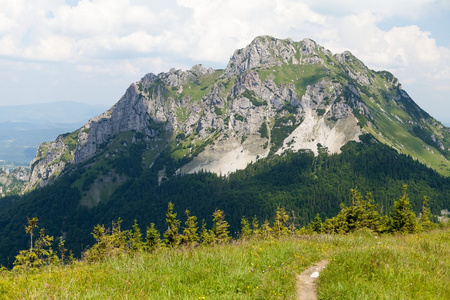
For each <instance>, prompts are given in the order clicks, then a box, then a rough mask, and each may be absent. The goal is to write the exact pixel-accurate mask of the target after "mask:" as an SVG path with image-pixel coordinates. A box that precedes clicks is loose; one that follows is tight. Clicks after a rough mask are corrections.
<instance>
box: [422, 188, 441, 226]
mask: <svg viewBox="0 0 450 300" xmlns="http://www.w3.org/2000/svg"><path fill="white" fill-rule="evenodd" d="M428 201H429V199H428V197H427V196H424V197H423V202H422V214H421V216H420V225H421V226H422V230H423V231H429V230H432V229H436V228H438V224H436V223H433V222H432V221H431V218H432V214H431V211H430V208H429V207H428Z"/></svg>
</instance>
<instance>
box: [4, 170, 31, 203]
mask: <svg viewBox="0 0 450 300" xmlns="http://www.w3.org/2000/svg"><path fill="white" fill-rule="evenodd" d="M28 180H29V170H28V169H26V168H24V167H17V168H14V169H12V170H10V169H6V168H0V198H2V197H5V196H6V195H9V194H15V193H19V192H20V191H21V190H22V187H23V185H24V184H25V183H26V182H27V181H28Z"/></svg>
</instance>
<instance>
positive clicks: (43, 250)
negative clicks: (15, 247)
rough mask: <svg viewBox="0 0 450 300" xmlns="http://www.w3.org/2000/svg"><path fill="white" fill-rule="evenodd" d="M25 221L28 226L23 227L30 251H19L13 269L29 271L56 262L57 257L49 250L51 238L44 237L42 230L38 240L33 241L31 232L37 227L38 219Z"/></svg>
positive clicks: (43, 230)
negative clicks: (28, 238) (28, 237)
mask: <svg viewBox="0 0 450 300" xmlns="http://www.w3.org/2000/svg"><path fill="white" fill-rule="evenodd" d="M27 219H28V226H25V232H26V233H28V234H29V235H30V249H28V250H21V251H19V254H18V255H17V256H16V257H15V258H16V259H15V261H14V266H15V267H14V268H15V269H27V270H29V269H36V268H39V267H41V266H43V265H49V264H55V263H56V262H58V256H57V255H56V253H54V252H53V250H52V248H51V246H52V243H53V237H52V236H48V235H46V234H45V229H44V228H42V229H41V230H40V232H39V238H38V239H36V240H35V241H33V237H34V233H33V230H34V229H35V228H37V227H38V226H37V223H38V219H37V218H36V217H34V218H32V219H29V218H27Z"/></svg>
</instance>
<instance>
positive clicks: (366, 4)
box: [0, 0, 450, 111]
mask: <svg viewBox="0 0 450 300" xmlns="http://www.w3.org/2000/svg"><path fill="white" fill-rule="evenodd" d="M68 3H70V5H69V4H68ZM449 3H450V1H447V0H397V1H391V0H367V1H360V0H342V1H339V2H336V1H335V0H322V1H317V0H302V1H299V0H275V1H273V0H247V1H242V0H227V1H218V0H166V1H156V0H115V1H110V0H81V1H78V2H77V1H65V0H40V1H26V0H14V1H10V0H0V7H1V8H2V9H1V12H0V57H2V59H3V60H9V61H10V63H9V65H13V64H15V65H16V67H14V68H13V67H11V69H10V71H8V72H9V73H8V75H5V76H7V77H5V78H6V79H5V80H10V78H13V77H14V78H23V77H24V76H23V74H21V73H20V72H24V67H27V66H29V65H30V63H33V62H34V63H36V64H38V65H40V66H41V69H40V70H41V72H46V68H49V70H52V71H48V72H47V73H46V74H52V72H53V73H58V71H57V69H58V64H61V65H64V67H61V69H64V70H66V69H67V68H68V69H70V70H73V72H74V74H76V72H78V73H79V74H82V76H89V78H92V79H93V80H95V76H96V74H98V76H99V79H98V80H103V81H104V82H105V85H106V84H107V80H112V79H111V78H113V79H114V80H119V79H121V80H123V81H125V80H127V81H128V80H130V78H133V79H132V80H131V81H135V80H137V79H138V78H139V76H141V75H143V74H145V73H148V72H154V73H158V72H161V71H167V70H168V69H170V68H171V67H178V68H180V67H182V68H190V66H191V64H193V63H194V62H195V63H204V64H206V65H208V64H213V65H215V66H218V67H224V66H225V65H226V63H227V62H228V59H229V57H230V56H231V55H232V53H233V51H234V50H235V49H237V48H241V47H244V46H245V45H246V44H248V43H249V42H250V41H251V40H252V39H253V38H254V37H256V36H258V35H266V34H268V35H273V36H275V37H279V38H287V37H291V38H293V39H294V40H301V39H303V38H306V37H309V38H312V39H314V40H316V41H317V42H319V43H320V44H322V45H323V46H325V47H326V48H329V49H330V50H332V51H333V52H335V53H336V52H342V51H344V50H350V51H352V52H353V53H354V54H355V55H356V56H357V57H359V58H360V59H361V60H362V61H363V62H365V63H366V64H367V65H368V66H369V67H371V68H374V69H376V70H380V69H388V70H390V71H392V72H393V73H394V75H396V76H397V77H398V78H399V79H400V80H401V82H403V83H404V87H405V88H406V89H407V90H408V87H409V86H411V88H413V89H414V88H417V87H419V86H421V87H422V88H423V89H424V90H425V91H428V92H430V93H431V92H433V93H434V92H436V91H438V92H439V91H440V94H436V95H437V96H436V97H437V98H436V99H438V98H439V99H441V100H439V101H440V103H445V102H446V101H447V102H448V100H443V99H444V97H446V98H445V99H449V97H448V88H447V87H448V86H450V71H449V70H450V48H448V47H447V48H445V47H439V46H437V43H436V40H434V39H433V38H432V36H433V35H431V34H430V32H428V31H426V30H423V29H422V28H421V27H419V26H418V25H413V24H415V21H416V20H421V18H430V16H433V14H436V13H440V14H442V13H443V12H444V13H448V12H449V10H450V4H449ZM397 18H401V19H402V20H407V22H406V23H405V22H403V23H402V24H400V25H397V26H396V27H392V26H390V27H386V24H384V27H383V28H382V27H380V25H379V24H380V23H383V22H386V20H389V22H390V23H395V22H394V21H395V20H396V19H397ZM405 24H408V26H405ZM441 44H442V43H441ZM48 61H51V64H48V63H47V62H48ZM19 63H22V66H19V65H18V64H19ZM30 68H31V67H30ZM14 72H17V73H14ZM60 72H62V71H60ZM3 73H4V72H3ZM3 73H1V74H3ZM48 76H50V75H48ZM59 76H61V75H60V73H59ZM68 80H69V81H70V79H68ZM114 82H116V81H114ZM418 82H421V84H420V85H419V84H417V83H418ZM128 83H129V82H128ZM42 84H43V85H45V83H42ZM408 91H409V90H408ZM96 92H98V93H100V91H96ZM119 93H120V92H119ZM413 93H414V92H413ZM445 93H447V94H445ZM10 94H11V95H12V94H13V91H11V92H10ZM416 94H417V95H419V96H421V97H422V96H423V94H420V93H419V92H417V93H416ZM34 96H35V95H30V97H34ZM73 100H76V99H73ZM415 100H416V101H418V102H420V99H415ZM436 101H438V100H436ZM430 103H432V102H430ZM436 103H437V102H436ZM430 107H431V106H430ZM447 107H448V110H447V111H450V104H448V106H447ZM441 111H442V110H441Z"/></svg>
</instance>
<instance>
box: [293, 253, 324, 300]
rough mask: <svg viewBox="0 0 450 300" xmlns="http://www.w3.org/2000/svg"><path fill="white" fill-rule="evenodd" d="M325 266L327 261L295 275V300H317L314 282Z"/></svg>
mask: <svg viewBox="0 0 450 300" xmlns="http://www.w3.org/2000/svg"><path fill="white" fill-rule="evenodd" d="M327 264H328V260H322V261H320V262H318V263H317V264H315V265H313V266H311V267H309V268H308V269H306V270H305V271H303V272H302V274H300V275H297V299H299V300H300V299H301V300H315V299H317V290H316V280H317V277H319V274H320V272H321V271H322V270H323V269H324V268H325V267H326V265H327Z"/></svg>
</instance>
